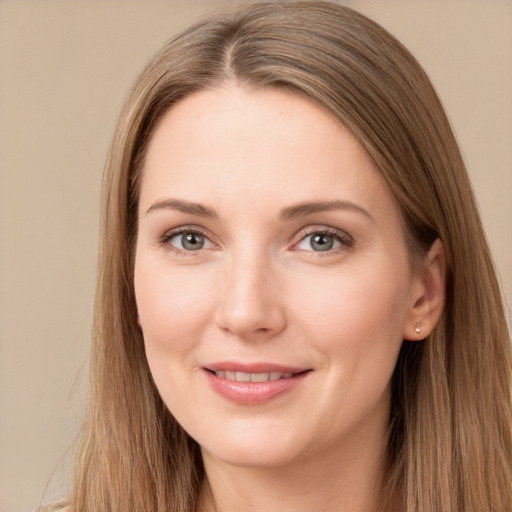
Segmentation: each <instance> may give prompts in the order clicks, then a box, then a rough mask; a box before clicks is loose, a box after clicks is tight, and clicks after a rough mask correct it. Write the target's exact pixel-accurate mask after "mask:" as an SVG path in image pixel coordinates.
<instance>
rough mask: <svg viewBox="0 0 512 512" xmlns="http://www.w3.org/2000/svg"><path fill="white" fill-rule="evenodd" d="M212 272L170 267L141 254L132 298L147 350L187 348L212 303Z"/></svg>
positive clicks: (202, 325)
mask: <svg viewBox="0 0 512 512" xmlns="http://www.w3.org/2000/svg"><path fill="white" fill-rule="evenodd" d="M212 277H213V276H212V275H208V274H205V273H201V272H199V271H197V270H196V271H190V269H187V268H186V267H184V268H180V267H175V268H172V267H171V266H170V265H168V264H166V263H165V261H164V262H161V261H155V260H152V259H150V258H140V259H139V260H137V261H136V265H135V276H134V285H135V298H136V302H137V310H138V314H139V321H140V325H141V328H142V332H143V334H144V340H145V343H146V349H147V351H148V352H150V351H153V350H156V351H173V352H182V351H187V350H189V349H190V345H191V341H192V340H193V339H194V333H199V332H200V331H201V330H202V328H203V327H204V325H205V323H206V322H207V320H208V318H209V317H210V314H211V311H212V308H213V306H214V300H215V297H214V294H213V293H212V291H213V290H215V289H216V286H215V283H214V282H212Z"/></svg>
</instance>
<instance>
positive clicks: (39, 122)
mask: <svg viewBox="0 0 512 512" xmlns="http://www.w3.org/2000/svg"><path fill="white" fill-rule="evenodd" d="M233 4H234V2H233V1H229V0H225V1H212V0H210V1H206V0H205V1H197V0H195V1H188V2H187V1H186V0H179V1H177V0H174V1H167V2H157V1H142V0H138V1H128V0H124V1H120V0H117V1H114V0H106V1H101V0H98V1H93V0H81V1H78V0H62V1H56V0H45V1H39V2H36V1H23V0H22V1H20V0H3V1H1V0H0V145H1V146H0V229H1V240H0V244H1V245H0V321H1V345H0V351H1V352H0V358H1V359H0V415H1V416H0V418H1V420H0V511H1V512H6V511H9V512H18V511H28V510H31V509H33V508H34V507H36V506H37V504H38V503H39V500H40V499H41V497H42V495H43V493H44V491H45V486H46V484H47V482H48V480H49V479H50V477H51V476H52V473H53V477H52V478H51V479H50V482H49V485H48V487H47V490H46V496H47V499H52V498H54V497H55V496H59V495H63V494H65V492H66V491H65V489H66V487H65V480H66V479H65V475H66V473H67V468H68V465H69V453H68V455H66V451H67V449H68V448H69V447H70V446H72V444H73V440H74V437H75V436H76V432H77V428H78V425H79V423H80V418H81V414H82V409H83V396H84V389H85V386H86V379H85V375H86V364H87V363H86V361H87V355H88V341H89V333H90V325H91V309H92V297H93V286H94V272H95V270H94V267H95V259H96V247H97V225H98V208H99V192H100V181H101V173H102V167H103V162H104V158H105V154H106V150H107V145H108V141H109V138H110V136H111V133H112V129H113V125H114V122H115V119H116V116H117V114H118V111H119V109H120V106H121V102H122V100H123V97H124V95H125V93H126V91H127V89H128V86H129V84H130V83H131V82H132V81H133V79H134V77H135V75H136V73H137V72H138V71H139V70H140V68H141V66H142V65H143V64H144V62H145V61H146V60H147V59H148V58H149V57H150V56H151V55H152V54H153V53H154V51H155V50H156V49H157V48H158V47H159V46H160V45H161V44H162V43H163V42H164V41H165V40H166V39H167V38H168V37H169V36H170V35H172V34H173V33H174V32H176V31H177V30H178V29H179V28H180V27H183V26H185V25H186V24H187V23H188V22H189V21H190V20H191V19H193V18H195V17H196V16H197V15H198V14H199V13H202V12H205V11H207V10H210V9H212V8H213V7H216V6H219V5H233ZM350 5H353V6H355V7H356V8H358V9H360V10H361V11H363V12H365V13H367V14H369V15H370V16H372V17H373V18H374V19H376V20H377V21H380V22H381V23H382V24H383V25H384V26H386V27H387V28H388V29H390V30H391V32H392V33H394V34H395V35H397V36H398V37H399V38H400V39H401V40H402V41H403V42H405V44H406V45H407V46H408V47H409V48H410V49H411V50H412V51H413V53H414V54H415V55H416V56H417V57H418V58H419V60H420V62H422V63H423V64H424V66H425V67H426V69H427V71H428V72H429V74H430V75H431V77H432V79H433V81H434V83H435V84H436V86H437V88H438V90H439V92H440V95H441V97H442V99H443V101H444V102H445V105H446V107H447V109H448V112H449V114H450V116H451V119H452V120H453V124H454V126H455V129H456V132H457V134H458V137H459V140H460V142H461V145H462V148H463V151H464V153H465V156H466V159H467V162H468V166H469V170H470V173H471V175H472V178H473V181H474V185H475V188H476V192H477V196H478V199H479V202H480V206H481V210H482V215H483V217H484V221H485V224H486V227H487V230H488V233H489V239H490V242H491V245H492V248H493V251H494V254H495V257H496V261H497V264H498V267H499V271H500V274H501V278H502V283H503V288H504V290H505V292H506V293H507V295H508V297H509V300H510V298H512V257H511V254H512V237H511V234H512V233H511V220H512V201H511V199H512V92H511V91H512V65H511V64H512V2H510V0H493V1H492V2H491V1H488V0H461V1H453V0H449V1H446V0H437V1H436V0H415V1H408V2H395V1H388V0H386V1H383V0H382V1H376V0H373V1H368V0H366V1H353V2H350ZM418 200H421V198H418ZM509 315H510V310H509Z"/></svg>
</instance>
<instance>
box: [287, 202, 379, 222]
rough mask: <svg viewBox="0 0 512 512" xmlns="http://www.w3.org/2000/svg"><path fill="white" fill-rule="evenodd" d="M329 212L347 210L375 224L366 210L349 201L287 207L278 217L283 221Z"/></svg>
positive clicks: (300, 204)
mask: <svg viewBox="0 0 512 512" xmlns="http://www.w3.org/2000/svg"><path fill="white" fill-rule="evenodd" d="M331 210H349V211H353V212H356V213H361V214H363V215H364V216H365V217H368V218H369V219H370V220H371V221H373V222H375V219H374V218H373V217H372V216H371V214H370V212H369V211H368V210H365V209H364V208H362V207H361V206H359V205H357V204H355V203H352V202H351V201H340V200H336V201H318V202H312V203H299V204H297V205H293V206H289V207H288V208H284V209H283V210H281V212H280V213H279V217H280V218H281V219H283V220H290V219H295V218H297V217H303V216H306V215H312V214H314V213H321V212H328V211H331Z"/></svg>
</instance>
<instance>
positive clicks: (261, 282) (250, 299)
mask: <svg viewBox="0 0 512 512" xmlns="http://www.w3.org/2000/svg"><path fill="white" fill-rule="evenodd" d="M226 267H227V268H226V269H225V274H224V282H223V283H222V285H221V287H220V289H219V305H218V309H217V314H216V322H217V325H218V327H219V328H220V329H221V330H222V331H224V332H227V333H230V334H232V335H235V336H237V337H239V338H241V339H246V340H251V339H263V338H271V337H273V336H275V335H277V334H279V333H280V332H281V331H282V330H283V329H284V328H285V325H286V315H285V309H284V300H283V299H284V297H283V293H282V292H283V290H282V289H280V286H279V282H280V280H279V277H278V272H277V271H276V269H275V268H274V267H273V265H272V263H271V262H270V261H268V258H265V256H261V255H260V256H259V257H258V256H256V255H252V256H249V257H239V258H234V259H232V260H231V261H229V262H226Z"/></svg>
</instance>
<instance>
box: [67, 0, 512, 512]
mask: <svg viewBox="0 0 512 512" xmlns="http://www.w3.org/2000/svg"><path fill="white" fill-rule="evenodd" d="M103 201H104V203H103V204H104V209H103V224H102V235H101V237H102V238H101V250H100V260H99V261H100V263H99V278H98V292H97V302H96V311H95V338H94V347H93V355H92V362H91V391H90V393H91V395H90V405H89V411H88V415H87V419H86V422H85V425H84V430H83V433H82V437H81V442H80V446H79V448H78V454H77V459H76V474H75V483H74V489H73V493H72V495H71V498H70V510H72V511H86V510H88V511H90V510H95V511H98V512H99V511H101V510H118V511H121V510H123V511H125V510H148V511H149V510H155V511H156V510H173V511H174V510H175V511H178V510H179V511H194V510H198V511H206V510H218V511H219V512H222V511H226V510H253V509H254V510H256V509H258V510H269V511H270V510H278V509H279V510H281V511H286V510H294V511H297V510H302V509H304V510H306V509H307V510H316V509H318V510H351V511H370V510H371V511H375V510H382V511H391V510H392V511H397V510H404V511H405V510H407V511H423V510H429V511H455V510H464V511H466V510H467V511H473V510H475V511H476V510H496V511H504V510H510V509H511V508H512V484H511V482H512V479H511V476H512V435H511V423H510V420H511V399H510V383H511V354H510V340H509V336H508V331H507V327H506V322H505V319H504V312H503V306H502V302H501V298H500V293H499V287H498V284H497V281H496V277H495V272H494V269H493V265H492V262H491V258H490V255H489V250H488V247H487V245H486V241H485V236H484V234H483V231H482V226H481V222H480V220H479V217H478V213H477V209H476V206H475V201H474V198H473V194H472V191H471V187H470V184H469V181H468V177H467V174H466V171H465V169H464V164H463V161H462V158H461V155H460V152H459V149H458V147H457V144H456V141H455V137H454V135H453V133H452V131H451V128H450V125H449V123H448V120H447V118H446V115H445V113H444V111H443V108H442V106H441V104H440V102H439V100H438V98H437V96H436V94H435V92H434V90H433V88H432V86H431V84H430V82H429V80H428V78H427V77H426V75H425V74H424V72H423V71H422V69H421V68H420V67H419V65H418V64H417V63H416V61H415V60H414V59H413V58H412V57H411V55H410V54H409V53H408V52H407V50H405V49H404V48H403V47H402V46H401V45H400V43H398V42H397V41H396V40H395V39H394V38H393V37H391V36H390V35H389V34H388V33H387V32H386V31H385V30H383V29H382V28H381V27H379V26H378V25H376V24H375V23H373V22H371V21H369V20H368V19H366V18H364V17H363V16H361V15H359V14H357V13H356V12H354V11H352V10H350V9H348V8H345V7H340V6H337V5H334V4H330V3H322V2H306V3H294V2H291V3H280V4H256V5H254V6H252V7H247V8H245V9H242V10H240V11H239V12H238V13H237V14H235V15H233V16H227V17H219V18H211V19H209V20H206V21H204V22H203V23H200V24H198V25H196V26H194V27H192V28H190V29H188V30H186V31H185V32H184V33H182V34H181V35H180V36H178V37H177V38H176V39H174V40H173V41H171V42H170V43H169V44H168V45H167V46H166V47H165V48H164V49H163V50H162V51H161V52H160V53H159V54H158V55H157V56H156V57H155V58H154V59H153V60H152V61H151V62H150V64H149V65H148V67H147V68H146V69H145V70H144V71H143V73H142V74H141V76H140V77H139V79H138V81H137V83H136V84H135V86H134V88H133V90H132V93H131V95H130V97H129V98H128V100H127V102H126V105H125V107H124V110H123V112H122V114H121V118H120V121H119V124H118V127H117V131H116V133H115V136H114V141H113V143H112V146H111V150H110V153H109V157H108V162H107V167H106V174H105V182H104V198H103Z"/></svg>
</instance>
